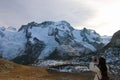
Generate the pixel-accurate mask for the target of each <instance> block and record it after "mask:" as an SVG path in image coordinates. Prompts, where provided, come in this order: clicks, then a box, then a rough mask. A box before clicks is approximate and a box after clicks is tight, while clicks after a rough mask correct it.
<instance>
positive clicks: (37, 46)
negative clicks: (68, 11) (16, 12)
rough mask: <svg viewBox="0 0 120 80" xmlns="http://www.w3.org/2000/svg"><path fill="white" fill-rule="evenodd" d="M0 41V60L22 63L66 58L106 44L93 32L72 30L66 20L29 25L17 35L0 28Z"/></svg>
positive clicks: (12, 31) (9, 30)
mask: <svg viewBox="0 0 120 80" xmlns="http://www.w3.org/2000/svg"><path fill="white" fill-rule="evenodd" d="M108 41H109V40H108ZM0 42H1V44H0V53H1V57H3V58H5V59H9V60H13V61H15V62H18V63H24V64H27V63H32V62H33V61H35V60H37V59H47V58H49V59H55V58H59V59H69V58H71V57H74V56H80V55H81V54H88V53H91V52H95V51H97V50H99V49H101V48H102V47H103V46H105V45H106V43H104V38H102V37H101V36H100V35H99V34H98V33H96V32H95V31H94V30H90V29H86V28H84V29H82V30H76V29H74V28H73V27H72V26H71V25H70V24H69V23H68V22H66V21H59V22H52V21H45V22H43V23H39V24H38V23H35V22H31V23H28V24H27V25H23V26H22V27H21V28H20V29H19V31H18V32H17V31H15V29H14V28H11V27H10V28H7V29H5V28H2V27H1V28H0ZM51 56H52V57H51Z"/></svg>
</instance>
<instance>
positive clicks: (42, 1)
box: [0, 0, 95, 27]
mask: <svg viewBox="0 0 120 80" xmlns="http://www.w3.org/2000/svg"><path fill="white" fill-rule="evenodd" d="M0 1H1V2H0V22H2V23H0V24H3V25H8V26H18V27H20V25H22V24H26V23H28V22H31V21H36V22H42V21H46V20H53V21H59V20H66V21H68V22H70V23H71V24H72V25H73V26H79V25H80V24H82V23H84V22H86V21H87V20H88V19H89V18H91V17H93V16H94V14H95V12H94V10H93V9H91V8H90V7H89V6H87V5H85V4H83V1H81V2H80V1H76V0H0Z"/></svg>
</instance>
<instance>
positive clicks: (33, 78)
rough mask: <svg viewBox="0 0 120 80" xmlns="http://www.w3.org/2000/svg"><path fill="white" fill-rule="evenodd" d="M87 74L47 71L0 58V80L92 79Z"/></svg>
mask: <svg viewBox="0 0 120 80" xmlns="http://www.w3.org/2000/svg"><path fill="white" fill-rule="evenodd" d="M88 73H89V72H88ZM89 74H90V73H89ZM89 74H86V73H79V74H78V73H76V74H75V73H74V74H73V73H58V72H48V71H47V69H46V68H42V67H32V66H24V65H19V64H15V63H13V62H9V61H5V60H3V59H0V80H93V77H91V76H89Z"/></svg>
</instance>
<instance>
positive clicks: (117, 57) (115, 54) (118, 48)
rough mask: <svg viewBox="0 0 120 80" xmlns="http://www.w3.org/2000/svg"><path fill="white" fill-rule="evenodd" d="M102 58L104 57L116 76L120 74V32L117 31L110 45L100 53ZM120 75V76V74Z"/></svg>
mask: <svg viewBox="0 0 120 80" xmlns="http://www.w3.org/2000/svg"><path fill="white" fill-rule="evenodd" d="M99 53H100V56H104V57H106V59H107V62H108V63H109V64H110V67H111V70H112V72H113V73H114V74H119V72H120V31H117V32H116V33H115V34H114V35H113V37H112V39H111V41H110V43H108V45H106V46H105V48H104V49H102V50H100V51H99ZM119 75H120V74H119Z"/></svg>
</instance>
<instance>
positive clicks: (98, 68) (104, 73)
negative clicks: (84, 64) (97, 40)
mask: <svg viewBox="0 0 120 80" xmlns="http://www.w3.org/2000/svg"><path fill="white" fill-rule="evenodd" d="M89 69H90V70H91V71H93V72H95V73H96V74H95V78H94V80H109V77H108V72H109V68H108V66H107V65H106V60H105V58H103V57H100V58H99V59H97V65H95V59H94V58H92V60H91V62H90V64H89Z"/></svg>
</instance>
